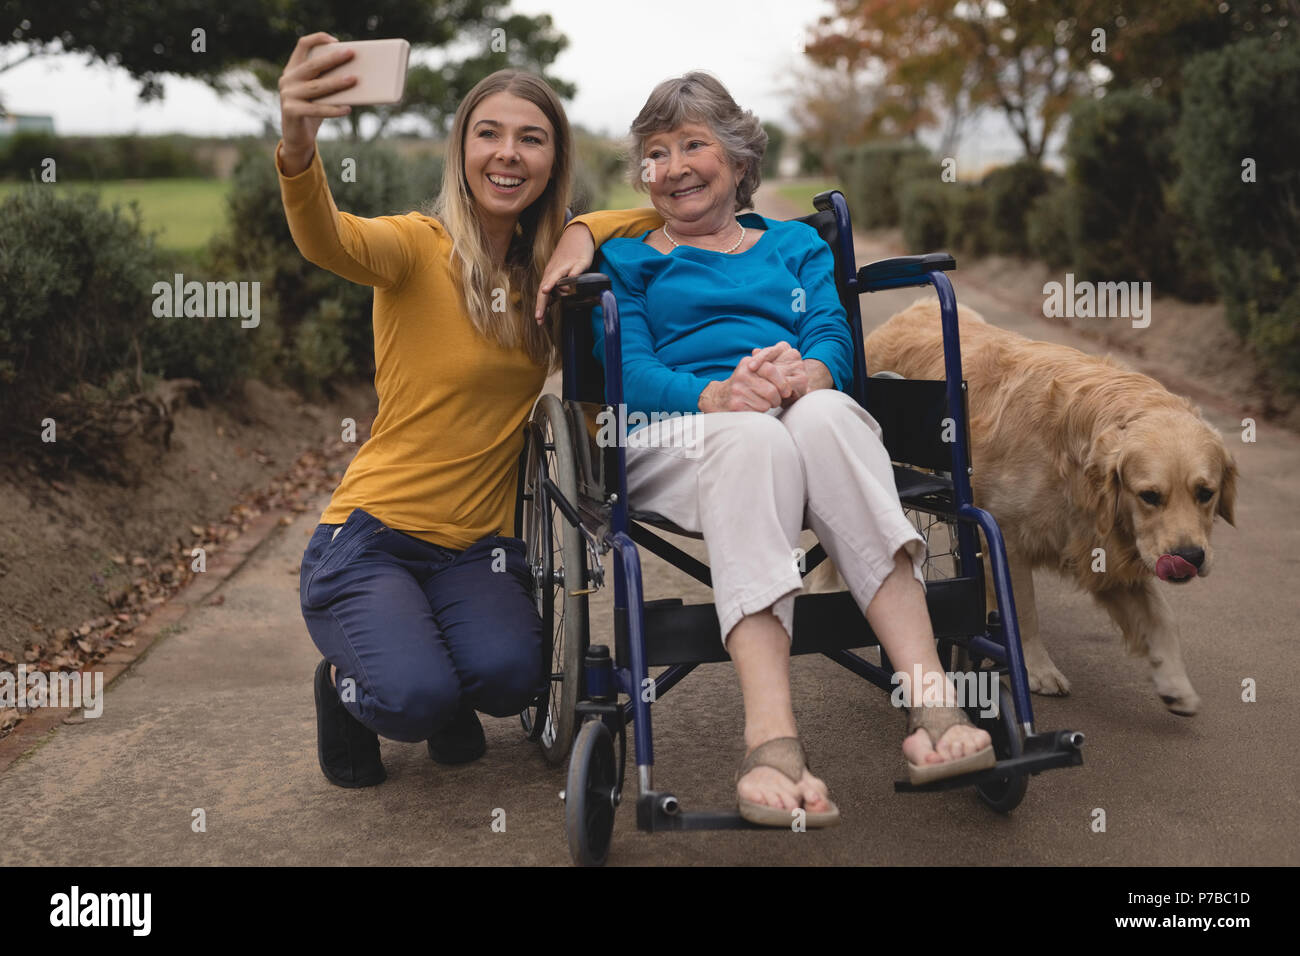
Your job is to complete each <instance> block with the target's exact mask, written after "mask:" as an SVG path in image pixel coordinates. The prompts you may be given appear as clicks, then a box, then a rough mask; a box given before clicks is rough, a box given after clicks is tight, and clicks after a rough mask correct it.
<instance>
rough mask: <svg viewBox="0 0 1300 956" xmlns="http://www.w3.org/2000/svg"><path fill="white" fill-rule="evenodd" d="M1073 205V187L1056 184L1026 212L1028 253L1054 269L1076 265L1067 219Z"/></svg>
mask: <svg viewBox="0 0 1300 956" xmlns="http://www.w3.org/2000/svg"><path fill="white" fill-rule="evenodd" d="M1073 207H1074V198H1073V191H1072V190H1071V189H1070V187H1069V186H1067V185H1066V184H1065V183H1055V184H1053V185H1052V186H1051V187H1050V188H1049V189H1048V190H1047V192H1045V193H1043V194H1042V195H1041V196H1039V197H1038V198H1037V199H1035V200H1034V202H1033V204H1032V205H1030V207H1029V211H1028V212H1027V213H1026V215H1025V242H1026V244H1027V246H1028V250H1029V254H1030V255H1031V256H1033V257H1034V258H1035V259H1040V260H1042V261H1043V262H1045V263H1046V264H1047V266H1048V268H1051V269H1069V268H1071V267H1072V266H1073V265H1074V250H1073V248H1072V247H1071V245H1070V230H1069V227H1068V225H1067V220H1068V218H1069V216H1070V215H1071V210H1072V209H1073Z"/></svg>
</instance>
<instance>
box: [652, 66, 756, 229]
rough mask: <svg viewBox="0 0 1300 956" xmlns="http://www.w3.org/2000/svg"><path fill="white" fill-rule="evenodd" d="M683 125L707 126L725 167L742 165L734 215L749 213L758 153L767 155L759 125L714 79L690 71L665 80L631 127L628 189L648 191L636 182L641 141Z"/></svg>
mask: <svg viewBox="0 0 1300 956" xmlns="http://www.w3.org/2000/svg"><path fill="white" fill-rule="evenodd" d="M685 122H696V123H703V124H705V125H706V126H708V127H709V129H711V130H713V132H714V134H715V135H716V136H717V137H718V141H719V142H720V143H721V144H722V149H723V151H724V152H725V153H726V155H727V160H728V162H731V163H735V162H743V163H744V164H745V171H744V173H742V174H741V177H740V181H739V182H737V183H736V210H737V211H739V210H741V209H749V208H752V207H753V205H754V190H756V189H758V184H759V180H760V166H761V165H762V162H763V153H764V152H765V151H766V149H767V133H766V132H764V130H763V127H762V126H761V125H760V124H759V122H758V117H756V116H755V115H754V114H753V113H752V112H751V111H750V110H742V109H741V108H740V107H739V106H738V105H736V101H735V100H733V99H732V98H731V94H730V93H728V92H727V88H726V87H725V86H723V85H722V84H721V83H720V82H719V81H718V79H717V77H715V76H713V75H712V74H711V73H705V72H704V71H703V70H692V71H691V72H690V73H685V74H683V75H682V76H676V77H673V78H672V79H670V80H664V81H663V82H662V83H660V84H659V85H658V86H656V87H655V88H654V91H653V92H651V94H650V97H649V99H647V100H646V101H645V105H644V106H643V107H641V112H640V113H638V114H637V117H636V119H635V120H633V121H632V128H631V130H630V133H631V136H632V143H631V148H630V150H629V153H628V160H629V174H630V177H631V180H632V186H633V188H634V189H639V190H641V191H642V192H646V191H647V187H646V184H645V182H644V181H643V180H642V178H641V162H642V160H643V158H644V153H645V141H646V140H647V139H649V138H650V137H651V136H653V135H655V134H656V133H663V132H666V131H668V130H670V129H676V128H677V127H678V126H680V125H682V123H685Z"/></svg>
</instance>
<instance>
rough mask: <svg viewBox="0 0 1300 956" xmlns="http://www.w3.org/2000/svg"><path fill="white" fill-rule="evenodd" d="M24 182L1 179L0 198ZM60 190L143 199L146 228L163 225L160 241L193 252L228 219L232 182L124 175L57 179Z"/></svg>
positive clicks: (104, 201) (106, 201) (109, 200)
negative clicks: (98, 179)
mask: <svg viewBox="0 0 1300 956" xmlns="http://www.w3.org/2000/svg"><path fill="white" fill-rule="evenodd" d="M27 185H28V184H25V183H0V199H3V198H4V197H5V196H7V195H9V193H11V192H13V191H15V190H18V189H23V188H26V186H27ZM54 188H55V189H56V190H60V191H64V192H67V191H72V190H80V189H95V188H98V190H99V195H100V205H101V206H103V207H104V208H111V207H112V205H113V204H114V203H115V202H119V203H121V204H122V205H123V206H126V205H127V204H128V203H129V202H130V201H131V200H132V199H135V200H138V201H139V203H140V219H141V221H142V223H143V225H144V229H145V231H146V232H148V231H151V230H155V229H161V230H162V233H161V234H160V235H159V236H158V245H159V246H161V247H162V248H164V249H173V250H178V251H182V252H189V253H193V252H196V251H197V250H198V249H200V248H202V247H203V246H205V245H206V244H207V242H208V240H209V239H210V238H211V237H212V236H213V235H214V234H215V233H216V232H217V231H218V230H220V229H221V228H222V226H223V225H224V224H225V220H226V203H225V199H226V193H227V192H229V190H230V184H229V183H228V182H224V181H222V180H219V179H123V180H114V181H110V182H103V183H98V184H96V183H88V182H70V183H57V184H55V186H54Z"/></svg>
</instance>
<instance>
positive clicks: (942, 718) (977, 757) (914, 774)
mask: <svg viewBox="0 0 1300 956" xmlns="http://www.w3.org/2000/svg"><path fill="white" fill-rule="evenodd" d="M959 724H965V725H966V726H967V727H973V726H974V725H973V724H972V723H971V722H970V718H969V717H967V716H966V712H965V711H964V710H962V709H961V708H960V707H956V706H946V707H931V706H921V707H909V708H907V733H906V734H905V735H904V737H905V738H906V737H911V736H912V734H914V733H915V732H916V730H917V729H918V728H919V729H921V730H924V731H925V732H926V734H928V735H929V737H930V746H931V747H932V748H933V749H934V750H935V751H936V752H937V751H938V749H939V740H940V738H942V737H943V735H944V734H945V733H947V732H948V731H949V730H951V729H952V728H953V727H956V726H958V725H959ZM997 762H998V758H997V755H996V754H995V753H994V752H993V742H992V741H991V740H990V741H989V745H988V746H987V747H985V748H983V749H982V750H977V751H975V752H974V753H973V754H966V756H964V757H955V758H953V759H952V760H945V761H943V762H942V763H927V764H915V763H912V761H910V760H908V761H907V778H908V780H910V781H911V782H912V783H913V784H922V783H934V782H935V781H936V780H945V779H947V778H948V777H956V776H958V775H960V774H964V773H974V772H975V771H976V770H986V769H988V768H989V767H992V766H994V765H995V764H996V763H997Z"/></svg>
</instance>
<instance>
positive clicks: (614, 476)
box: [546, 190, 1083, 831]
mask: <svg viewBox="0 0 1300 956" xmlns="http://www.w3.org/2000/svg"><path fill="white" fill-rule="evenodd" d="M814 205H815V207H816V209H817V210H818V211H820V212H823V213H824V212H829V213H832V214H833V217H834V224H835V235H834V237H833V243H834V246H835V252H836V256H835V260H836V277H835V278H836V286H837V288H838V289H839V291H840V296H841V301H842V302H843V303H844V305H845V309H846V312H847V315H848V320H849V324H850V326H851V330H852V340H853V343H854V356H853V373H854V374H853V383H852V395H853V397H854V398H855V400H857V401H858V403H859V404H861V405H862V406H863V407H864V408H865V407H867V402H868V395H869V392H868V389H869V388H871V383H872V381H878V380H870V379H868V376H867V368H866V359H865V354H864V344H863V330H862V315H861V309H860V304H859V297H860V296H861V295H862V294H865V293H868V292H879V291H883V290H886V289H896V288H903V287H907V286H921V285H932V286H933V287H934V289H935V292H936V293H937V295H938V298H939V303H940V309H941V314H942V322H943V341H944V354H945V378H946V400H947V408H948V409H949V414H951V415H952V416H954V417H955V418H957V420H958V421H957V424H958V427H957V428H956V429H955V436H954V438H955V440H953V441H952V442H951V443H950V444H951V462H952V467H951V483H952V505H953V508H952V509H951V511H945V512H944V514H945V516H947V517H951V518H954V519H955V520H956V527H957V539H958V540H957V554H958V556H959V560H960V567H961V568H962V569H963V575H965V576H966V578H972V577H973V578H974V579H976V580H978V582H979V595H980V597H979V604H980V607H981V608H983V603H984V598H983V578H982V575H983V569H982V564H981V562H980V560H979V557H978V556H977V555H978V552H979V542H978V536H977V533H976V528H978V529H979V530H981V531H983V533H984V538H985V542H986V544H987V547H988V549H989V558H990V561H989V565H990V567H991V568H992V572H993V590H994V593H995V596H996V600H997V605H998V610H997V611H995V612H994V613H993V614H991V615H989V619H988V626H987V628H985V629H983V633H975V634H969V635H967V636H966V638H965V639H964V640H962V639H960V638H949V639H947V640H945V639H942V638H941V639H940V656H941V659H944V664H945V666H946V667H948V668H949V669H951V654H952V651H953V648H954V644H963V645H964V646H965V647H966V648H967V651H968V653H969V654H970V656H971V658H972V661H973V662H974V664H973V666H978V663H979V661H980V660H981V659H989V660H992V661H993V662H995V663H996V665H997V668H998V669H999V670H1004V671H1005V672H1006V673H1007V674H1008V675H1009V678H1010V683H1011V695H1010V696H1011V701H1010V702H1011V703H1012V704H1013V706H1014V712H1015V722H1014V724H1013V725H1014V726H1017V727H1018V730H1019V732H1020V734H1022V735H1023V740H1022V741H1021V742H1020V746H1013V748H1012V751H1011V752H1010V754H1009V755H1008V756H1007V757H1006V759H1001V760H999V762H998V765H997V766H996V767H995V768H993V769H990V770H985V771H980V772H978V773H974V774H966V775H963V776H960V777H952V778H948V779H947V780H943V781H939V782H938V783H935V784H929V785H925V786H920V787H914V786H912V785H910V784H908V783H905V782H899V783H896V784H895V789H896V790H898V791H911V790H941V789H949V788H952V787H958V786H969V785H979V784H981V783H987V782H988V781H993V780H1006V779H1008V775H1009V774H1011V773H1013V772H1014V773H1016V774H1020V775H1026V774H1033V773H1038V772H1041V771H1042V770H1046V769H1050V768H1053V767H1060V766H1070V765H1077V764H1079V763H1082V756H1081V754H1080V748H1081V745H1082V742H1083V735H1082V734H1079V733H1076V732H1073V731H1060V732H1057V733H1055V734H1035V732H1034V720H1033V709H1032V704H1031V701H1030V694H1029V686H1028V680H1027V677H1026V673H1025V667H1024V661H1023V658H1022V654H1021V647H1020V635H1019V629H1018V626H1017V617H1016V614H1015V601H1014V596H1013V594H1012V590H1011V581H1010V575H1009V570H1008V566H1007V560H1006V550H1005V547H1004V545H1003V540H1002V534H1001V532H1000V530H999V529H998V526H997V523H996V521H995V520H994V518H993V516H992V515H990V514H989V513H988V512H986V511H984V510H983V509H981V508H977V507H975V505H974V504H973V503H972V494H971V468H970V450H969V446H968V433H967V428H966V420H967V415H966V401H965V390H966V383H965V382H964V381H963V379H962V374H961V368H962V365H961V346H960V338H959V334H958V326H957V303H956V297H955V295H954V293H953V289H952V285H951V283H950V282H949V280H948V277H947V276H946V275H945V274H944V270H945V269H951V268H954V267H955V262H953V260H952V258H951V257H950V256H947V255H945V254H931V255H928V256H911V257H902V258H898V259H888V260H884V261H882V262H877V263H872V264H870V265H868V266H866V267H864V268H862V269H861V270H858V269H857V267H856V262H855V257H854V250H853V233H852V228H851V224H850V220H849V211H848V206H847V204H846V202H845V200H844V197H843V195H842V194H841V193H840V192H839V191H837V190H831V191H829V192H826V193H822V194H820V195H818V196H817V197H816V199H815V200H814ZM810 218H811V217H810ZM824 238H825V237H824ZM561 285H562V286H567V287H573V288H574V289H575V290H580V291H582V292H584V293H585V295H578V296H573V297H572V298H574V300H575V301H579V302H582V303H583V304H586V303H591V304H595V303H596V301H598V303H599V305H600V306H601V309H602V313H603V316H604V332H605V336H604V350H605V363H604V404H605V406H606V408H610V407H612V408H613V409H618V408H620V407H622V406H623V404H624V394H623V377H622V367H623V362H622V340H621V331H620V327H619V314H618V302H617V299H616V297H615V296H614V294H613V293H612V292H611V291H610V287H609V280H608V278H607V277H606V276H603V275H600V274H599V273H588V274H586V275H584V276H578V277H570V279H568V280H564V281H563V282H562V283H561ZM597 292H598V300H597V298H596V296H595V293H597ZM588 314H589V313H588V312H585V311H583V312H581V313H580V312H578V311H576V310H574V311H573V312H572V314H570V312H569V311H566V312H565V319H564V339H563V348H562V352H563V365H564V383H563V397H564V399H565V402H566V405H568V404H569V403H574V404H577V403H579V402H580V395H581V393H582V389H581V388H580V382H579V368H580V365H581V359H582V356H581V348H582V346H581V342H582V341H583V338H584V337H583V336H582V335H581V334H580V328H579V327H578V322H580V321H581V320H582V315H588ZM610 453H612V459H610V464H611V465H612V467H609V468H607V469H606V495H605V501H604V505H605V507H606V508H607V509H608V516H609V520H608V530H607V531H606V532H605V534H604V535H603V541H602V544H603V545H604V546H605V547H607V548H608V549H609V550H611V551H612V552H613V554H614V567H613V572H614V573H613V576H614V613H615V632H616V648H619V649H622V648H626V658H627V659H626V660H623V659H621V657H622V655H620V660H619V661H618V662H617V664H615V663H613V662H611V661H610V660H609V658H608V656H607V655H604V654H602V655H597V656H595V657H589V658H588V661H587V671H586V674H585V675H584V677H585V684H586V686H587V689H588V695H587V698H585V699H584V701H583V702H582V703H580V704H579V706H578V710H579V715H580V719H593V718H598V719H601V720H604V721H605V722H606V723H607V724H608V725H609V726H610V728H611V730H612V731H614V732H616V733H618V734H619V736H620V740H622V739H623V738H622V735H623V733H624V725H625V724H626V722H627V721H631V723H632V725H633V738H634V753H635V760H636V766H637V772H638V784H639V787H640V790H639V797H638V802H637V822H638V827H639V828H640V829H643V830H651V831H653V830H661V829H674V830H677V829H720V828H738V827H747V826H749V824H747V823H746V822H745V821H743V820H741V818H740V817H739V815H738V813H736V812H735V811H730V812H708V811H705V812H700V811H696V812H694V813H686V812H684V811H682V810H681V809H680V806H679V805H678V801H677V799H676V797H674V796H672V795H671V794H667V793H659V792H657V791H656V790H655V789H654V786H653V783H654V781H653V774H652V768H653V765H654V745H653V740H652V736H653V735H652V717H651V710H652V703H651V701H648V700H646V699H644V695H643V693H642V690H643V688H645V687H646V686H647V685H646V682H647V680H648V679H649V677H650V674H649V666H650V661H649V656H648V655H647V643H646V639H647V629H646V604H645V601H644V598H643V594H642V587H641V582H642V577H641V560H640V554H639V551H638V543H637V540H636V537H640V538H641V544H642V545H647V544H649V545H650V546H651V547H652V550H655V551H656V552H657V553H659V554H660V555H661V556H664V557H668V558H669V559H670V560H673V559H675V560H676V561H679V562H681V563H678V565H677V566H678V567H680V568H681V569H682V570H684V571H686V572H687V573H690V574H692V575H693V576H694V577H696V578H697V579H698V580H701V581H703V582H704V583H706V584H707V583H709V576H708V570H707V568H706V567H705V566H704V565H703V564H701V563H700V562H698V561H697V560H695V559H694V558H692V557H690V556H689V555H686V554H685V553H684V552H682V551H680V550H679V549H676V548H675V547H674V546H672V545H670V544H668V543H667V542H663V543H662V544H659V543H658V542H661V541H662V539H658V538H657V537H655V536H653V535H650V534H649V533H648V532H646V533H644V534H641V535H639V536H638V535H636V529H634V522H635V520H636V519H635V517H634V514H633V512H632V511H631V510H630V508H629V504H630V503H629V501H628V494H627V459H626V449H625V448H624V447H623V443H622V442H621V441H620V442H618V443H617V447H616V448H614V449H607V450H606V454H610ZM546 484H547V490H548V493H549V495H550V496H551V497H553V498H554V497H556V496H558V499H559V500H558V501H557V504H558V505H559V507H560V510H561V511H562V512H563V514H564V515H565V518H566V520H568V521H569V522H570V523H572V524H575V525H576V524H578V523H579V521H580V520H581V517H580V514H579V509H578V508H576V507H574V504H575V503H572V502H567V501H565V500H563V495H561V494H560V493H559V489H558V488H557V487H556V486H555V485H554V484H553V483H551V482H549V481H548V482H547V483H546ZM908 507H910V506H908ZM651 539H653V540H651ZM816 552H820V553H816ZM809 557H810V559H811V561H810V564H811V567H809V568H808V570H811V568H812V567H815V566H816V564H817V563H819V562H820V560H823V559H824V557H825V553H824V550H822V549H821V548H820V546H819V547H818V548H817V549H815V552H814V553H811V554H810V556H809ZM966 578H963V580H966ZM937 583H941V582H937ZM972 593H973V592H972ZM811 597H816V598H821V597H830V596H829V595H826V596H823V595H815V596H811ZM844 597H847V595H845V596H844ZM807 599H808V598H806V597H802V596H801V597H800V598H797V599H796V606H798V602H800V601H804V600H807ZM669 603H671V602H669ZM697 607H698V606H697ZM709 607H710V609H711V606H709ZM853 611H854V613H856V614H857V619H858V621H861V622H862V626H863V627H867V625H866V623H865V621H864V620H863V619H862V615H861V612H860V611H858V609H857V608H856V605H854V606H853ZM982 616H983V615H982V614H981V617H982ZM798 630H799V629H798V627H797V626H796V631H798ZM868 630H869V628H868ZM937 633H938V629H936V634H937ZM849 646H852V647H858V646H863V645H862V644H852V645H849ZM813 649H814V650H820V652H821V653H824V654H825V655H826V656H827V657H830V658H831V659H832V660H835V661H836V662H837V663H839V664H841V665H842V666H844V667H846V668H848V669H849V670H851V671H853V672H854V673H856V674H858V675H859V676H861V677H863V678H865V679H866V680H868V681H870V682H871V683H873V684H875V685H876V686H877V687H880V688H881V689H882V690H885V691H886V692H889V691H891V690H892V689H893V686H894V684H893V682H892V681H891V679H890V678H891V674H892V670H891V668H890V665H889V661H888V658H887V657H886V656H885V654H884V649H883V648H881V665H880V666H877V665H876V664H873V663H871V662H870V661H867V660H865V659H863V658H862V657H860V656H859V655H857V654H854V653H852V652H851V651H850V650H849V649H847V648H846V647H839V646H836V647H832V648H830V649H821V648H813ZM800 652H801V653H802V652H807V651H800ZM717 654H718V656H717V657H716V658H709V659H710V660H713V659H717V660H725V659H726V657H725V653H724V652H722V651H721V649H720V648H719V649H718V652H717ZM699 662H703V661H699V660H697V662H696V663H687V664H680V663H677V664H669V665H668V666H667V667H666V669H665V670H664V671H663V672H662V673H661V674H659V675H658V676H657V677H655V678H654V681H653V688H654V694H653V699H654V700H658V699H659V698H661V697H662V696H663V694H665V693H666V692H667V691H668V690H669V689H671V688H672V687H673V686H674V685H676V684H677V683H678V682H679V681H680V680H681V679H682V678H683V677H685V676H686V675H687V674H689V673H690V672H691V671H692V670H693V669H694V668H695V667H696V666H697V665H698V663H699ZM611 669H612V675H611V674H610V670H611ZM611 677H612V680H611ZM611 684H613V685H616V686H617V689H618V691H619V692H621V693H623V694H624V695H626V696H627V697H628V701H627V702H626V703H624V704H621V705H620V704H618V703H617V698H612V702H611V696H612V694H611V691H612V688H611ZM623 759H625V758H624V756H623V755H622V754H620V760H623ZM621 768H622V764H621V763H620V770H619V789H620V790H621V787H622V779H623V778H622V769H621ZM1022 793H1023V790H1022ZM1015 802H1017V803H1018V802H1019V798H1018V797H1017V798H1016V800H1015ZM616 804H617V798H616V799H615V805H616Z"/></svg>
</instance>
